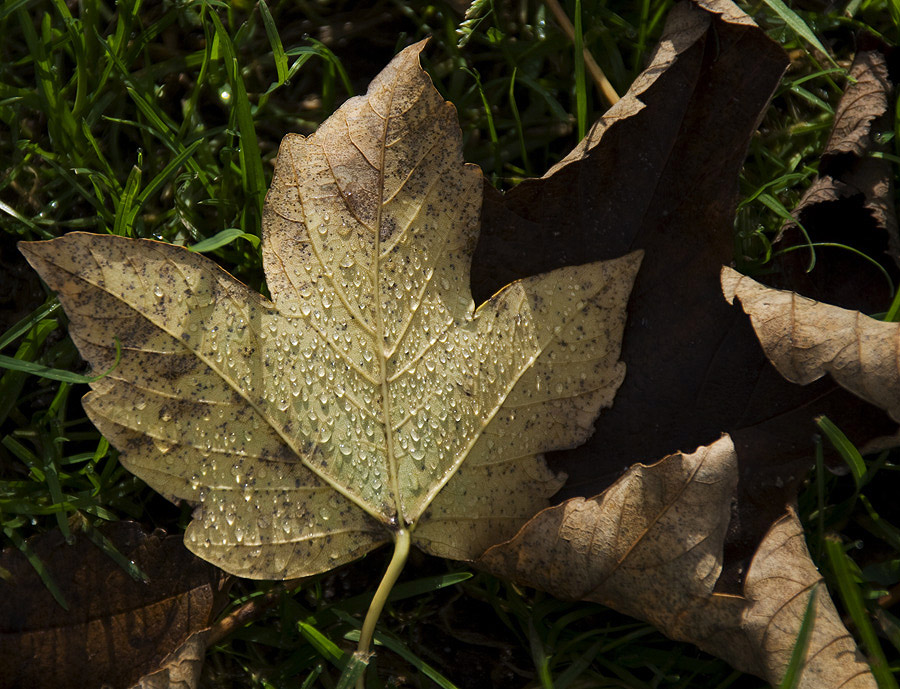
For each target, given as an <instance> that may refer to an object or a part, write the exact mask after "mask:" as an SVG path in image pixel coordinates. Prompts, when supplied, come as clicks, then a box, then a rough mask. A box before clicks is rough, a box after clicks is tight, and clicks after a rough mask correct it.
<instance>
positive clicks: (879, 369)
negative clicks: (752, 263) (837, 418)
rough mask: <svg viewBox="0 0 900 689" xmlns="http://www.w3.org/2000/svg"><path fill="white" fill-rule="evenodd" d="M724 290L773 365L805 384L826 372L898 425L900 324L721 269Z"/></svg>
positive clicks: (789, 378) (899, 413) (728, 269)
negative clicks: (762, 283) (824, 302)
mask: <svg viewBox="0 0 900 689" xmlns="http://www.w3.org/2000/svg"><path fill="white" fill-rule="evenodd" d="M722 292H723V293H724V295H725V299H727V300H728V302H729V303H734V300H735V298H737V299H738V300H739V301H740V302H741V308H742V309H743V310H744V312H745V313H746V314H747V315H749V316H750V321H751V322H752V323H753V327H754V329H755V330H756V334H757V336H758V337H759V341H760V343H761V344H762V346H763V349H764V350H765V352H766V356H767V357H768V358H769V361H771V362H772V365H774V366H775V368H777V369H778V371H779V372H780V373H781V374H782V375H783V376H784V377H785V378H787V379H788V380H790V381H791V382H794V383H798V384H799V385H807V384H808V383H811V382H813V381H815V380H818V379H819V378H821V377H822V376H824V375H825V374H826V373H828V374H830V375H831V377H832V378H833V379H834V380H835V381H836V382H837V383H838V384H839V385H841V386H842V387H844V388H846V389H847V390H849V391H850V392H852V393H854V394H855V395H857V396H859V397H861V398H862V399H864V400H866V401H867V402H870V403H872V404H874V405H876V406H879V407H881V408H882V409H884V410H885V411H886V412H887V413H888V414H890V416H891V418H892V419H894V421H898V422H900V370H898V367H897V361H898V351H900V324H897V323H885V322H884V321H879V320H875V319H874V318H869V317H868V316H866V315H864V314H861V313H860V312H859V311H850V310H848V309H842V308H840V307H837V306H833V305H831V304H822V303H820V302H817V301H813V300H812V299H807V298H806V297H802V296H800V295H799V294H796V293H795V292H788V291H784V290H776V289H772V288H771V287H766V286H765V285H761V284H759V283H758V282H756V281H755V280H753V279H751V278H748V277H747V276H745V275H741V274H740V273H738V272H737V271H735V270H733V269H731V268H727V267H726V268H723V269H722Z"/></svg>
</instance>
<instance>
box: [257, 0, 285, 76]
mask: <svg viewBox="0 0 900 689" xmlns="http://www.w3.org/2000/svg"><path fill="white" fill-rule="evenodd" d="M258 7H259V13H260V15H261V16H262V20H263V26H265V28H266V36H267V37H268V39H269V45H271V46H272V57H273V59H274V60H275V72H276V73H277V74H278V84H279V85H281V84H283V83H284V82H285V80H286V79H287V78H288V59H287V55H285V53H284V46H283V45H282V44H281V36H279V35H278V27H277V26H275V20H274V19H272V13H271V12H269V7H268V6H267V5H266V0H260V2H259V5H258Z"/></svg>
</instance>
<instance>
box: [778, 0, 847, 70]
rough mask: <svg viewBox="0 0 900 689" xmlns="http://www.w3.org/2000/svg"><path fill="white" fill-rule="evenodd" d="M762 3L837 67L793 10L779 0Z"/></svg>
mask: <svg viewBox="0 0 900 689" xmlns="http://www.w3.org/2000/svg"><path fill="white" fill-rule="evenodd" d="M763 2H764V3H766V5H768V6H769V7H770V8H771V10H772V11H773V12H774V13H775V14H777V15H778V16H779V17H781V19H782V20H784V23H785V24H787V25H788V26H789V27H791V29H793V30H794V33H796V34H797V35H798V36H800V37H801V38H803V39H804V40H805V41H806V42H807V43H809V44H811V45H812V46H813V47H814V48H815V49H816V50H818V51H819V52H820V53H822V54H823V55H825V57H827V58H828V60H829V61H830V62H831V64H833V65H834V66H835V67H838V64H837V62H835V61H834V58H833V57H831V54H830V53H829V52H828V51H827V50H826V49H825V46H824V45H822V42H821V41H819V39H818V38H817V37H816V35H815V34H814V33H813V31H812V29H810V28H809V25H808V24H807V23H806V22H805V21H803V20H802V19H801V18H800V16H799V15H798V14H797V13H796V12H794V10H792V9H791V8H790V7H788V6H787V5H785V4H784V3H783V2H782V1H781V0H763Z"/></svg>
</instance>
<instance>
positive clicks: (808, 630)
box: [778, 583, 819, 689]
mask: <svg viewBox="0 0 900 689" xmlns="http://www.w3.org/2000/svg"><path fill="white" fill-rule="evenodd" d="M818 593H819V584H818V583H816V584H815V586H813V588H812V591H811V592H810V594H809V601H807V603H806V612H804V613H803V621H802V622H801V623H800V632H799V633H798V634H797V641H796V643H795V644H794V650H793V651H791V660H790V662H789V663H788V666H787V669H786V670H785V672H784V677H782V679H781V682H780V683H779V684H778V689H795V687H796V686H797V682H799V681H800V674H801V673H802V671H803V666H804V663H805V662H806V652H807V650H808V649H809V640H810V637H811V636H812V630H813V625H814V624H815V620H816V598H817V597H818Z"/></svg>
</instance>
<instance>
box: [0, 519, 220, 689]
mask: <svg viewBox="0 0 900 689" xmlns="http://www.w3.org/2000/svg"><path fill="white" fill-rule="evenodd" d="M104 533H105V535H106V536H107V538H108V539H109V540H110V542H111V543H112V544H113V545H114V546H115V547H116V548H117V549H118V550H119V552H121V553H122V554H123V555H124V556H125V557H127V558H128V559H130V560H132V561H133V562H134V563H135V564H136V565H137V566H138V567H139V568H140V569H141V570H142V571H143V572H144V573H145V574H146V575H147V577H148V581H147V582H139V581H135V580H134V579H133V578H132V577H131V576H130V575H129V574H128V573H126V572H125V571H124V570H122V569H121V568H120V567H119V566H118V565H116V564H115V563H114V562H113V561H112V560H110V558H109V557H108V556H107V555H106V554H105V553H103V552H102V551H101V550H100V549H99V548H98V547H97V546H95V545H94V544H93V543H92V542H91V541H90V540H89V539H88V538H87V536H86V535H85V534H84V533H81V532H78V533H76V537H75V538H76V540H75V544H74V545H71V546H69V545H67V544H66V543H65V541H64V540H63V538H62V536H61V534H59V533H57V532H51V533H48V534H44V535H42V536H40V537H38V538H37V539H36V540H33V541H31V542H30V544H31V546H32V547H33V550H34V552H35V554H36V555H37V556H38V558H39V559H40V560H41V562H43V563H44V565H45V566H46V569H47V571H48V573H49V574H50V576H51V577H53V580H54V581H55V582H56V584H57V585H58V586H59V588H60V590H61V592H62V594H63V596H64V597H65V599H66V602H67V604H68V606H69V609H68V610H65V609H63V607H62V606H60V605H59V604H58V603H57V602H56V600H54V598H53V597H52V595H51V594H50V592H49V591H48V590H47V587H46V586H45V585H44V583H43V582H42V581H41V579H40V577H39V576H38V574H37V572H36V571H35V570H34V568H33V567H32V566H31V565H30V564H29V563H28V561H27V560H26V559H25V557H24V555H22V553H20V552H19V551H18V550H15V549H7V550H5V551H4V552H3V554H2V556H0V566H2V567H4V568H5V569H8V570H9V571H10V573H11V575H12V576H11V579H10V581H3V580H0V597H2V599H3V601H4V604H3V605H2V606H0V667H2V668H3V672H2V673H0V686H2V687H16V688H18V689H25V688H27V687H36V688H37V687H48V686H53V687H58V688H60V689H65V688H66V687H77V688H78V689H81V688H82V687H100V686H111V687H127V686H131V685H132V684H133V683H134V682H135V681H137V680H139V679H140V678H141V677H143V676H144V675H145V674H149V673H153V672H155V671H156V670H158V669H159V668H160V667H163V666H164V665H165V662H166V661H165V660H164V659H165V658H166V656H168V655H169V654H170V653H171V652H173V651H174V650H175V649H177V648H178V647H180V646H181V645H182V644H183V643H184V642H185V640H187V639H188V638H193V637H194V636H196V633H198V632H201V631H202V630H204V629H206V628H207V627H208V626H209V624H210V622H211V621H212V619H213V618H214V616H215V614H216V613H217V612H218V609H219V607H220V603H222V602H224V601H223V600H220V597H221V587H222V583H223V575H222V573H221V572H220V571H219V570H216V569H215V568H214V567H212V566H210V565H208V564H206V563H205V562H203V561H201V560H198V559H197V558H195V557H194V556H193V555H192V554H191V553H189V552H188V551H187V550H186V549H185V548H184V546H183V545H182V542H181V541H182V539H181V538H180V537H178V536H160V535H157V534H153V535H148V534H146V533H144V532H143V531H142V530H141V528H140V526H138V525H137V524H134V523H131V522H119V523H116V524H111V525H109V526H108V527H106V528H105V529H104ZM200 657H201V659H202V652H201V653H200Z"/></svg>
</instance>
